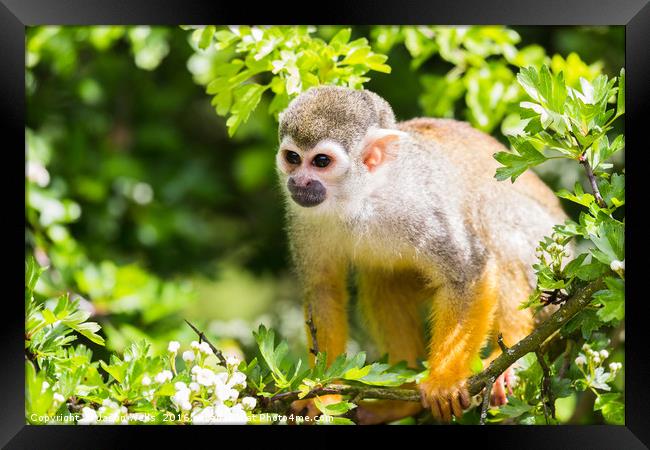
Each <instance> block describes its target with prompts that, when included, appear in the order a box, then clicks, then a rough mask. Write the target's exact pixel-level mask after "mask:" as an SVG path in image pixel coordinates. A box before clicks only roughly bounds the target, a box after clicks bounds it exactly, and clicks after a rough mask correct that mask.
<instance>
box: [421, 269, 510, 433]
mask: <svg viewBox="0 0 650 450" xmlns="http://www.w3.org/2000/svg"><path fill="white" fill-rule="evenodd" d="M496 281H497V277H496V270H495V266H494V264H493V263H492V262H488V265H487V266H486V268H485V270H484V272H483V274H482V276H481V277H480V279H479V280H477V281H476V282H475V283H474V284H473V285H472V286H468V287H466V288H465V289H454V288H453V287H452V286H451V285H450V284H447V285H446V286H443V287H441V288H440V289H439V292H438V293H437V294H436V296H435V298H434V302H433V308H432V319H433V330H432V333H431V341H430V345H429V347H430V348H429V358H428V361H429V376H428V377H427V378H426V379H425V380H423V381H422V382H421V383H420V391H421V393H422V400H423V403H424V405H425V406H427V407H429V408H431V413H432V415H433V416H434V418H436V419H438V420H442V421H446V422H449V421H451V416H452V415H454V416H456V417H460V416H461V415H462V413H463V409H464V408H467V407H469V405H470V398H469V394H468V392H467V389H466V387H465V381H466V379H467V378H468V377H469V375H471V369H470V365H471V361H472V359H473V358H475V357H477V356H478V355H479V352H480V350H481V348H482V346H483V344H484V343H485V342H486V340H487V338H488V336H489V333H490V330H491V329H492V322H493V317H494V314H495V311H496V307H497V303H498V296H499V295H498V289H497V283H496Z"/></svg>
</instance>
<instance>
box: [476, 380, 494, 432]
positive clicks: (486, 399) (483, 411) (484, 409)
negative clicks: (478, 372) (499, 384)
mask: <svg viewBox="0 0 650 450" xmlns="http://www.w3.org/2000/svg"><path fill="white" fill-rule="evenodd" d="M494 380H495V379H494V378H490V379H489V380H488V381H487V384H486V385H485V392H484V393H483V404H482V406H481V421H480V422H479V423H480V424H481V425H485V420H486V419H487V410H488V407H489V406H490V395H492V386H493V385H494Z"/></svg>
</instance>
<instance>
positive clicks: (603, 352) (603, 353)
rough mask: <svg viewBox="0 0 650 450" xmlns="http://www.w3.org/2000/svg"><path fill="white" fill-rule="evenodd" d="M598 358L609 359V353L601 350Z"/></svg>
mask: <svg viewBox="0 0 650 450" xmlns="http://www.w3.org/2000/svg"><path fill="white" fill-rule="evenodd" d="M600 357H601V358H602V359H607V358H609V352H608V351H607V350H604V349H603V350H601V351H600Z"/></svg>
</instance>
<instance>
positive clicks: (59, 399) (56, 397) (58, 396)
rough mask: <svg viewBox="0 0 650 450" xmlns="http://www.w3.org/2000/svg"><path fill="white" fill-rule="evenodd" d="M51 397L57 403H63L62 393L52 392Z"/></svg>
mask: <svg viewBox="0 0 650 450" xmlns="http://www.w3.org/2000/svg"><path fill="white" fill-rule="evenodd" d="M53 398H54V401H55V402H57V403H63V402H64V401H65V397H63V395H61V394H59V393H58V392H55V393H54V395H53Z"/></svg>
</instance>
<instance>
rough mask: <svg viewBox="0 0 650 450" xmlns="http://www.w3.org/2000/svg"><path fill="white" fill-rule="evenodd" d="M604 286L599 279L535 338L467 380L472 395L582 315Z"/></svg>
mask: <svg viewBox="0 0 650 450" xmlns="http://www.w3.org/2000/svg"><path fill="white" fill-rule="evenodd" d="M603 286H604V283H603V280H602V278H598V279H596V280H594V281H592V282H590V283H589V284H587V285H586V286H585V287H583V288H582V289H580V290H579V291H578V292H576V293H575V294H574V295H573V296H571V298H569V299H568V300H567V301H566V302H565V303H564V304H563V305H562V306H561V307H560V308H559V309H558V310H557V311H556V312H555V313H553V315H552V316H551V317H549V318H548V319H547V320H546V321H545V322H543V323H542V324H540V325H539V326H538V327H537V328H536V329H535V330H534V331H533V332H532V333H531V334H529V335H528V336H526V337H525V338H523V339H522V340H521V341H519V342H517V343H516V344H515V345H513V346H512V347H510V348H509V349H508V350H507V351H506V352H505V353H502V354H501V355H500V356H498V357H497V358H495V359H494V360H493V361H492V363H490V365H489V366H488V368H487V369H485V370H484V371H483V372H481V373H479V374H477V375H474V376H473V377H471V378H470V379H469V380H467V390H468V391H469V393H470V395H476V394H478V393H480V392H481V390H482V389H483V388H484V387H485V385H486V384H487V380H489V379H490V378H495V379H496V378H497V377H498V376H499V375H501V374H502V373H503V372H505V371H506V369H508V367H510V366H511V365H512V364H513V363H515V362H516V361H517V360H518V359H519V358H521V357H522V356H524V355H526V354H528V353H530V352H533V351H535V350H536V349H537V348H539V346H540V345H542V344H543V343H544V341H546V339H547V338H548V337H549V336H551V335H552V334H553V333H555V332H556V331H557V330H559V329H560V328H561V327H562V326H563V325H564V324H565V323H567V322H568V321H569V320H570V319H571V318H573V316H575V315H576V314H577V313H579V312H580V311H582V309H584V308H585V307H586V306H587V305H588V304H589V303H590V302H591V297H592V295H593V294H594V293H595V292H596V291H598V290H600V289H602V287H603Z"/></svg>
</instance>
